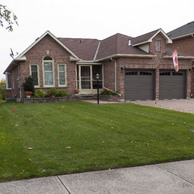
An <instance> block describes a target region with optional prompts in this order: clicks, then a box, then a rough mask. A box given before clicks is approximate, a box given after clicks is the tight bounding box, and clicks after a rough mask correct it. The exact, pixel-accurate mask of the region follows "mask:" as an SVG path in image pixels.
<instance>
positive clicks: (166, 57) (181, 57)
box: [163, 55, 194, 59]
mask: <svg viewBox="0 0 194 194" xmlns="http://www.w3.org/2000/svg"><path fill="white" fill-rule="evenodd" d="M163 58H164V59H172V56H168V55H166V56H163ZM178 59H194V56H178Z"/></svg>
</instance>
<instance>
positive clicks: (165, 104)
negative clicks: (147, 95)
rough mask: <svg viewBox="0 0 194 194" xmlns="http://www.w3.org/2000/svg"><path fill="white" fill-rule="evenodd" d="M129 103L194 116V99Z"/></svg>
mask: <svg viewBox="0 0 194 194" xmlns="http://www.w3.org/2000/svg"><path fill="white" fill-rule="evenodd" d="M131 103H134V104H140V105H144V106H152V107H158V108H164V109H169V110H175V111H180V112H187V113H192V114H194V98H190V99H179V100H157V101H153V100H149V101H131Z"/></svg>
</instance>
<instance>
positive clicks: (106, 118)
mask: <svg viewBox="0 0 194 194" xmlns="http://www.w3.org/2000/svg"><path fill="white" fill-rule="evenodd" d="M193 118H194V115H193V114H187V113H180V112H174V111H168V110H164V109H158V108H152V107H144V106H140V105H135V104H104V105H100V106H98V105H96V104H90V103H84V102H65V103H43V104H21V103H7V104H0V181H6V180H13V179H23V178H31V177H40V176H49V175H57V174H67V173H73V172H83V171H92V170H101V169H109V168H119V167H127V166H137V165H145V164H153V163H160V162H167V161H176V160H182V159H192V158H194V149H193V148H194V119H193Z"/></svg>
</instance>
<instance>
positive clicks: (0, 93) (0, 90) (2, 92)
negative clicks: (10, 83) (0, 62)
mask: <svg viewBox="0 0 194 194" xmlns="http://www.w3.org/2000/svg"><path fill="white" fill-rule="evenodd" d="M5 98H6V81H5V79H2V80H1V81H0V99H1V100H5Z"/></svg>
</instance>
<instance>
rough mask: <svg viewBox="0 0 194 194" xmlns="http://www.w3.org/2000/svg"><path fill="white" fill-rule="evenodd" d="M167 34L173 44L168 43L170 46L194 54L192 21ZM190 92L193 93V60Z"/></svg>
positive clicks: (193, 24) (193, 63)
mask: <svg viewBox="0 0 194 194" xmlns="http://www.w3.org/2000/svg"><path fill="white" fill-rule="evenodd" d="M167 35H168V36H169V37H170V38H171V40H173V44H171V45H169V47H170V48H172V49H177V50H178V51H181V52H184V53H188V54H189V55H191V56H194V21H193V22H190V23H188V24H185V25H183V26H181V27H179V28H177V29H175V30H172V31H171V32H168V33H167ZM191 94H192V95H194V60H192V81H191Z"/></svg>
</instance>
